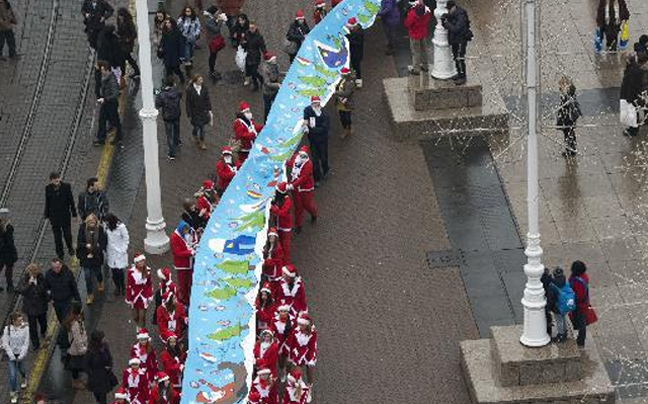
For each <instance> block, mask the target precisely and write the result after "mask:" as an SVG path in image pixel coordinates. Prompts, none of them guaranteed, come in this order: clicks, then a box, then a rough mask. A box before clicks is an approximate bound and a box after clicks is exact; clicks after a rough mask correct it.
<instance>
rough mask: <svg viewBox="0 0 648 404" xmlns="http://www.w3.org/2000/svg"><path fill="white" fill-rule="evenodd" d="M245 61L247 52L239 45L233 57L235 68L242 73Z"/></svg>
mask: <svg viewBox="0 0 648 404" xmlns="http://www.w3.org/2000/svg"><path fill="white" fill-rule="evenodd" d="M245 59H247V52H246V51H245V49H243V47H242V46H241V45H239V47H238V49H237V50H236V56H235V61H236V66H237V67H238V68H239V70H241V71H242V72H244V71H245Z"/></svg>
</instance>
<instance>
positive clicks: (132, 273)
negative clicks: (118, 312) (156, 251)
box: [124, 265, 153, 308]
mask: <svg viewBox="0 0 648 404" xmlns="http://www.w3.org/2000/svg"><path fill="white" fill-rule="evenodd" d="M146 272H147V274H146V275H145V274H142V273H141V272H140V271H138V270H137V269H135V266H134V265H133V266H131V267H130V268H128V272H127V274H126V293H125V295H124V300H125V301H126V303H128V304H129V305H130V306H131V307H132V306H134V305H135V304H136V303H138V301H139V303H140V304H142V305H143V307H144V308H146V307H148V305H149V303H150V302H151V300H152V299H153V281H152V279H151V268H148V267H147V268H146Z"/></svg>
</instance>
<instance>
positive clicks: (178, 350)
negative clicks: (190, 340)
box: [160, 332, 187, 392]
mask: <svg viewBox="0 0 648 404" xmlns="http://www.w3.org/2000/svg"><path fill="white" fill-rule="evenodd" d="M164 339H165V343H166V345H165V346H164V350H163V351H162V353H160V362H162V369H164V372H165V373H166V374H167V375H169V379H170V380H171V385H172V386H173V387H174V388H175V389H176V390H177V391H178V392H181V391H182V371H183V370H184V366H185V361H186V360H187V352H186V351H185V350H184V347H183V345H182V343H180V342H179V341H178V336H177V335H176V334H174V333H173V332H169V333H167V334H166V335H165V336H164Z"/></svg>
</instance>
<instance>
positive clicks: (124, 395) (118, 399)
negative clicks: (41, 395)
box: [36, 387, 130, 404]
mask: <svg viewBox="0 0 648 404" xmlns="http://www.w3.org/2000/svg"><path fill="white" fill-rule="evenodd" d="M125 403H126V404H127V403H130V399H129V398H128V391H127V390H126V389H125V388H123V387H119V388H118V389H117V391H115V401H113V402H112V403H111V404H125ZM36 404H38V402H36Z"/></svg>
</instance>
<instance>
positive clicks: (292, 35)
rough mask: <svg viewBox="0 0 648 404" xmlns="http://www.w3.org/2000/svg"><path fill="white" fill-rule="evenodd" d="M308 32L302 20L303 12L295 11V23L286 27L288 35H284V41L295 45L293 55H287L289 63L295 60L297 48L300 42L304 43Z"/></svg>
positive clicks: (304, 20)
mask: <svg viewBox="0 0 648 404" xmlns="http://www.w3.org/2000/svg"><path fill="white" fill-rule="evenodd" d="M309 32H310V28H309V27H308V23H307V22H306V19H305V18H304V12H303V11H301V10H299V11H297V15H296V16H295V21H293V22H292V23H291V24H290V27H288V33H287V34H286V39H287V40H289V41H290V42H293V43H295V45H296V46H295V53H290V54H288V56H290V63H292V61H293V60H295V56H296V55H297V52H299V48H301V45H302V42H304V40H305V39H306V35H308V33H309Z"/></svg>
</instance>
